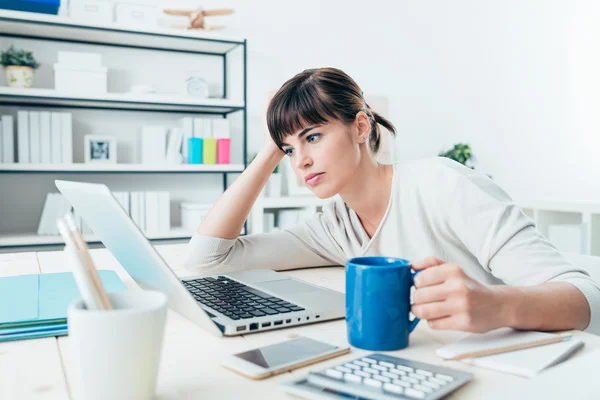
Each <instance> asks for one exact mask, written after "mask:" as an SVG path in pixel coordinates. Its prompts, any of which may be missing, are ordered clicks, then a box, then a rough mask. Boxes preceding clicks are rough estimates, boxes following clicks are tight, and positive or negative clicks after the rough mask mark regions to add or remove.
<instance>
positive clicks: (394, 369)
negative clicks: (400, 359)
mask: <svg viewBox="0 0 600 400" xmlns="http://www.w3.org/2000/svg"><path fill="white" fill-rule="evenodd" d="M390 372H391V373H393V374H396V375H407V373H406V371H400V370H399V369H396V368H390Z"/></svg>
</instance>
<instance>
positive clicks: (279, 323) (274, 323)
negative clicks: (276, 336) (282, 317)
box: [273, 321, 283, 326]
mask: <svg viewBox="0 0 600 400" xmlns="http://www.w3.org/2000/svg"><path fill="white" fill-rule="evenodd" d="M281 324H283V321H275V322H273V326H275V325H281Z"/></svg>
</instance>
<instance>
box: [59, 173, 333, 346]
mask: <svg viewBox="0 0 600 400" xmlns="http://www.w3.org/2000/svg"><path fill="white" fill-rule="evenodd" d="M55 184H56V187H57V188H58V190H60V192H61V193H62V194H63V195H64V196H65V198H66V199H67V200H68V201H69V202H70V203H71V205H72V206H73V208H74V209H75V211H76V212H77V214H78V215H79V216H81V217H82V218H83V220H84V221H85V223H86V224H87V225H88V226H89V227H90V228H91V229H92V230H93V231H94V233H95V234H96V236H97V237H98V238H99V239H100V240H101V241H102V243H103V244H104V246H106V248H107V249H108V250H109V251H110V252H111V253H112V255H113V256H114V257H115V258H116V259H117V261H119V263H120V264H121V265H122V266H123V268H125V270H127V272H128V273H129V275H130V276H131V277H132V278H133V279H134V280H135V281H136V282H137V283H138V284H139V285H140V286H141V287H142V288H144V289H150V290H159V291H161V292H163V293H165V294H166V295H167V296H168V299H169V300H168V301H169V306H170V307H171V308H172V309H174V310H175V311H177V312H178V313H179V314H181V315H183V316H184V317H186V318H188V319H190V320H191V321H192V322H194V323H196V324H198V325H199V326H201V327H202V328H204V329H206V330H208V331H209V332H211V333H213V334H215V335H219V336H234V335H242V334H247V333H249V332H259V331H265V330H270V329H279V328H286V327H290V326H297V325H304V324H310V323H315V322H320V321H328V320H332V319H338V318H344V317H345V296H344V294H343V293H340V292H337V291H334V290H331V289H327V288H323V287H320V286H316V285H312V284H310V283H307V282H304V281H302V280H299V279H295V278H292V277H289V276H287V275H285V274H281V273H278V272H275V271H271V270H267V269H265V270H247V271H236V272H228V273H223V274H218V275H210V276H195V277H194V276H191V277H185V278H179V277H177V276H176V275H175V273H174V272H173V271H172V270H171V268H170V267H169V266H168V265H167V263H166V262H165V261H164V260H163V258H162V257H161V256H160V255H159V254H158V252H157V251H156V250H155V249H154V247H153V246H152V244H150V242H149V241H148V239H146V237H145V236H144V234H143V233H142V231H141V230H140V229H139V228H138V227H137V225H136V224H135V223H134V222H133V221H132V220H131V218H130V217H129V215H128V214H127V212H125V210H124V209H123V208H122V207H121V205H120V203H119V202H118V201H117V199H116V198H115V197H114V196H113V195H112V193H111V192H110V190H109V189H108V187H106V185H102V184H93V183H81V182H70V181H62V180H56V181H55Z"/></svg>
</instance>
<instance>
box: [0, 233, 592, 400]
mask: <svg viewBox="0 0 600 400" xmlns="http://www.w3.org/2000/svg"><path fill="white" fill-rule="evenodd" d="M184 246H185V245H181V244H177V245H162V246H157V247H156V248H157V250H158V251H159V253H160V254H161V255H162V256H163V257H164V258H165V260H167V262H168V263H169V265H171V266H172V267H173V269H174V270H175V273H177V274H178V275H180V276H185V275H189V273H188V272H187V271H185V270H184V269H183V268H182V267H181V265H182V262H181V261H182V256H183V249H184ZM92 257H93V259H94V263H95V264H96V267H97V268H98V269H114V270H115V271H116V272H117V273H118V274H119V276H120V277H121V279H122V280H123V282H125V284H126V285H128V286H129V287H131V288H136V287H137V285H136V284H135V283H134V282H133V280H132V279H131V278H130V277H129V275H127V273H126V272H125V270H124V269H123V268H122V267H121V266H120V265H119V263H118V262H117V261H116V260H115V259H114V257H112V255H111V254H110V253H109V252H108V251H107V250H105V249H97V250H92ZM68 270H69V267H68V264H67V263H66V258H65V256H64V255H63V253H62V252H40V253H14V254H0V276H11V275H20V274H31V273H40V272H41V273H51V272H64V271H68ZM286 274H289V275H292V276H295V277H298V278H301V279H304V280H306V281H309V282H312V283H315V284H318V285H321V286H326V287H330V288H332V289H335V290H338V291H344V275H343V268H336V267H332V268H315V269H305V270H297V271H288V272H286ZM294 334H295V335H305V336H310V337H314V338H317V339H322V340H325V341H331V342H334V343H347V341H346V327H345V322H344V321H343V320H338V321H332V322H322V323H318V324H312V325H306V326H303V327H292V328H287V329H280V330H275V331H270V332H263V333H255V334H250V335H245V336H238V337H233V338H218V337H215V336H213V335H211V334H209V333H207V332H205V331H203V330H202V329H201V328H199V327H198V326H196V325H194V324H193V323H191V322H189V321H188V320H187V319H185V318H183V317H181V316H179V315H178V314H177V313H175V312H172V311H169V314H168V319H167V326H166V329H165V338H164V347H163V352H162V360H161V365H160V371H159V377H158V387H157V398H158V399H197V398H206V399H216V398H219V399H225V398H242V396H243V398H244V399H293V398H294V397H292V396H290V395H288V394H286V393H284V392H283V391H282V390H281V389H280V388H279V384H280V383H281V382H283V381H286V380H289V379H291V378H292V377H293V376H301V375H304V374H306V373H307V372H308V371H309V370H311V369H321V368H323V367H325V366H327V365H335V364H338V363H340V362H341V361H344V360H350V359H353V358H355V357H358V356H360V355H364V354H368V353H369V352H365V351H361V350H357V349H352V351H351V352H350V354H347V355H345V356H342V357H337V358H334V359H332V360H328V361H325V362H322V363H320V364H317V365H312V366H308V367H305V368H302V369H299V370H296V371H294V372H292V373H287V374H283V375H279V376H276V377H273V378H270V379H266V380H262V381H253V380H250V379H247V378H244V377H242V376H240V375H238V374H236V373H234V372H231V371H229V370H227V369H224V368H223V367H221V366H220V361H221V359H222V358H223V357H224V356H225V355H227V354H230V353H235V352H239V351H243V350H247V349H250V348H254V347H257V346H261V345H267V344H271V343H275V342H278V341H283V340H285V339H287V338H288V337H289V336H290V335H294ZM574 335H575V336H576V337H579V338H581V339H582V340H583V341H584V342H585V347H584V348H583V350H581V351H580V352H578V353H577V354H576V355H575V356H574V357H580V356H581V355H583V354H586V353H588V352H591V351H593V350H594V349H599V348H600V337H598V336H594V335H590V334H586V333H583V332H579V331H577V332H574ZM464 336H465V334H464V333H460V332H450V331H434V330H432V329H430V328H429V327H428V325H427V324H426V323H421V324H419V325H418V326H417V328H416V329H415V331H414V332H413V333H412V334H411V336H410V345H409V347H408V348H406V349H404V350H400V351H396V352H391V354H393V355H396V356H398V357H403V358H409V359H414V360H417V361H423V362H429V363H432V364H438V365H442V364H443V365H445V366H449V367H452V368H457V369H461V370H464V371H469V372H471V373H473V374H474V375H475V379H474V380H473V381H472V382H470V383H469V384H467V385H466V386H464V387H463V388H461V389H459V390H458V391H456V392H454V393H453V394H452V395H450V396H449V397H447V398H449V399H459V398H460V399H481V398H485V397H486V394H490V393H494V392H495V393H498V392H501V391H503V390H505V389H506V388H507V387H511V386H512V385H513V384H516V383H521V382H523V380H524V379H525V378H520V377H517V376H511V375H507V374H503V373H499V372H496V371H491V370H485V369H482V368H477V367H472V366H469V365H467V364H463V363H460V362H458V361H443V360H441V359H439V358H438V357H437V356H436V355H435V350H436V349H437V348H438V347H440V346H442V345H444V344H446V343H449V342H452V341H455V340H457V339H459V338H462V337H464ZM0 377H2V383H1V384H0V399H45V400H46V399H61V400H62V399H80V398H81V395H80V393H81V387H80V380H79V377H78V370H77V368H76V366H75V365H74V363H73V362H72V361H71V354H70V349H69V338H68V336H62V337H58V338H55V337H51V338H43V339H34V340H24V341H14V342H5V343H0Z"/></svg>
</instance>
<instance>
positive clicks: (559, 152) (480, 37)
mask: <svg viewBox="0 0 600 400" xmlns="http://www.w3.org/2000/svg"><path fill="white" fill-rule="evenodd" d="M169 4H170V5H171V4H172V2H169ZM184 4H185V2H184ZM187 4H189V5H195V4H196V2H195V1H190V2H188V3H187ZM203 5H204V6H205V8H210V7H231V8H234V9H235V10H236V14H234V15H232V16H229V17H225V18H222V19H221V21H222V22H223V23H225V24H227V25H228V29H227V30H226V32H230V33H232V34H237V35H242V36H246V37H247V38H248V42H249V75H248V76H249V86H248V87H249V94H250V95H249V100H248V102H249V107H250V114H251V117H250V118H249V121H250V122H251V124H250V129H251V135H252V137H253V139H251V142H250V145H251V147H253V148H257V147H258V146H259V143H260V141H261V140H262V138H261V136H260V135H261V134H260V113H261V112H262V107H263V99H264V97H265V95H266V93H267V91H268V90H269V89H271V88H277V87H278V86H280V85H281V84H282V83H283V82H284V81H285V80H286V79H288V78H290V77H291V76H292V75H294V74H295V73H297V72H300V71H301V70H303V69H305V68H312V67H320V66H335V67H339V68H342V69H344V70H345V71H346V72H348V73H349V74H350V75H351V76H352V77H354V78H355V79H356V80H357V82H358V83H359V85H361V86H362V88H363V90H364V91H365V92H366V93H373V94H383V95H386V96H388V97H389V99H390V116H391V119H392V121H393V122H394V123H395V124H396V126H397V128H398V130H399V132H400V134H399V137H398V140H397V154H398V156H399V157H400V158H417V157H425V156H429V155H435V154H437V153H438V152H439V151H440V150H441V149H442V148H444V147H449V146H450V145H451V144H453V143H456V142H459V141H462V142H467V143H469V144H471V146H472V147H473V150H474V153H475V155H476V156H477V157H478V162H477V168H478V169H479V170H481V171H484V172H486V173H488V174H491V175H492V176H493V178H494V180H495V181H497V182H498V183H500V184H501V185H502V186H503V187H505V188H506V189H507V191H508V192H509V193H511V194H512V195H513V196H514V197H517V198H523V199H563V200H590V201H600V159H599V157H597V154H598V151H597V149H598V148H600V112H599V111H600V50H599V48H600V47H599V45H598V37H600V24H598V21H599V20H600V2H597V1H594V0H544V1H541V0H505V1H480V0H479V1H478V0H454V1H420V2H417V1H406V0H403V1H399V2H389V1H383V0H373V1H370V2H364V1H351V0H347V1H316V0H304V1H301V2H299V1H298V2H289V1H284V2H282V1H277V2H276V1H266V0H255V1H252V2H247V1H241V0H228V1H225V2H224V1H222V0H220V1H204V2H203ZM215 22H216V20H215ZM219 22H220V21H219Z"/></svg>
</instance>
